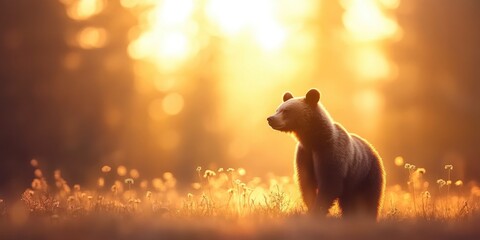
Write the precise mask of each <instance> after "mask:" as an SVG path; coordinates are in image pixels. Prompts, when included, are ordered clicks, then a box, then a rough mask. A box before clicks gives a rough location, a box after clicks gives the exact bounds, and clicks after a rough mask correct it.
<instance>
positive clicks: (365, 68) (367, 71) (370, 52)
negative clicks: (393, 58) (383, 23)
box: [356, 47, 390, 80]
mask: <svg viewBox="0 0 480 240" xmlns="http://www.w3.org/2000/svg"><path fill="white" fill-rule="evenodd" d="M356 57H357V61H356V63H357V67H356V68H357V69H356V70H357V72H358V75H359V77H360V78H363V79H367V80H377V79H385V78H387V77H389V76H390V63H389V61H388V59H387V58H386V56H385V55H384V54H383V52H382V51H380V50H379V49H378V48H375V47H369V48H366V47H364V48H360V49H359V50H358V51H357V53H356Z"/></svg>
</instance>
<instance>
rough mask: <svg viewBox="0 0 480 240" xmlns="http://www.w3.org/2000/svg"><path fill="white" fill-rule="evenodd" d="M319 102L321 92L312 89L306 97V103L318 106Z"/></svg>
mask: <svg viewBox="0 0 480 240" xmlns="http://www.w3.org/2000/svg"><path fill="white" fill-rule="evenodd" d="M318 100H320V92H319V91H318V90H317V89H315V88H312V89H310V90H309V91H308V92H307V95H306V96H305V101H306V102H307V103H309V104H317V103H318Z"/></svg>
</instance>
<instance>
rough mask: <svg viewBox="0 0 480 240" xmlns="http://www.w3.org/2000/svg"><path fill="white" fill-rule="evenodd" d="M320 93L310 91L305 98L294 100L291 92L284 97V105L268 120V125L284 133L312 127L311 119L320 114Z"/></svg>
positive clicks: (314, 90) (313, 90) (315, 90)
mask: <svg viewBox="0 0 480 240" xmlns="http://www.w3.org/2000/svg"><path fill="white" fill-rule="evenodd" d="M319 100H320V92H318V90H317V89H310V90H309V91H308V92H307V94H306V95H305V97H297V98H294V97H293V95H292V94H291V93H289V92H286V93H285V94H284V95H283V103H282V104H281V105H280V106H279V107H278V109H277V111H276V112H275V114H274V115H272V116H270V117H268V118H267V121H268V125H270V127H272V128H273V129H275V130H278V131H282V132H296V131H298V130H299V129H301V128H305V126H308V125H310V122H311V118H312V117H313V116H314V115H315V113H316V112H318V101H319Z"/></svg>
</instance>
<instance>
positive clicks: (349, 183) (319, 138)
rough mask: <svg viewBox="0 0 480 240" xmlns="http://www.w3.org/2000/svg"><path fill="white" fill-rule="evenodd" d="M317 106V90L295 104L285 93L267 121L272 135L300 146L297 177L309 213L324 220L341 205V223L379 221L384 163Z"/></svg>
mask: <svg viewBox="0 0 480 240" xmlns="http://www.w3.org/2000/svg"><path fill="white" fill-rule="evenodd" d="M319 100H320V93H319V91H318V90H316V89H311V90H309V91H308V92H307V94H306V96H305V97H297V98H294V97H293V96H292V94H291V93H289V92H287V93H285V94H284V95H283V103H282V104H281V105H280V106H279V107H278V109H277V111H276V113H275V114H274V115H272V116H270V117H268V118H267V121H268V124H269V125H270V126H271V127H272V128H273V129H275V130H278V131H281V132H289V133H293V135H294V136H295V137H296V139H297V141H298V145H297V150H296V157H295V175H296V178H297V182H298V184H299V187H300V191H301V193H302V198H303V201H304V203H305V205H306V206H307V208H308V212H309V213H310V214H313V215H324V216H325V215H327V213H328V210H329V208H330V207H331V206H332V205H333V204H334V202H335V200H338V205H339V207H340V209H341V211H342V217H343V218H345V217H350V216H368V217H370V218H374V219H377V218H378V215H379V211H380V209H381V206H382V202H383V194H384V190H385V170H384V168H383V163H382V160H381V158H380V156H379V154H378V153H377V151H376V150H375V149H374V148H373V146H372V145H370V144H369V143H368V142H367V141H366V140H364V139H362V138H361V137H359V136H357V135H355V134H351V133H349V132H347V131H346V130H345V129H344V128H343V127H342V126H341V125H340V124H338V123H336V122H334V121H333V120H332V118H331V117H330V115H329V114H328V112H327V111H326V109H325V108H324V107H323V105H322V104H321V103H320V102H319Z"/></svg>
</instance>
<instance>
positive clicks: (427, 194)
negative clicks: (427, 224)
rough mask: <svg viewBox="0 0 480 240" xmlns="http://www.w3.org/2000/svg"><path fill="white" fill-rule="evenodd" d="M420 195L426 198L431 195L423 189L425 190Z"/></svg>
mask: <svg viewBox="0 0 480 240" xmlns="http://www.w3.org/2000/svg"><path fill="white" fill-rule="evenodd" d="M422 195H423V197H424V198H427V199H428V198H430V197H431V195H430V192H429V191H425V192H423V194H422Z"/></svg>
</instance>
